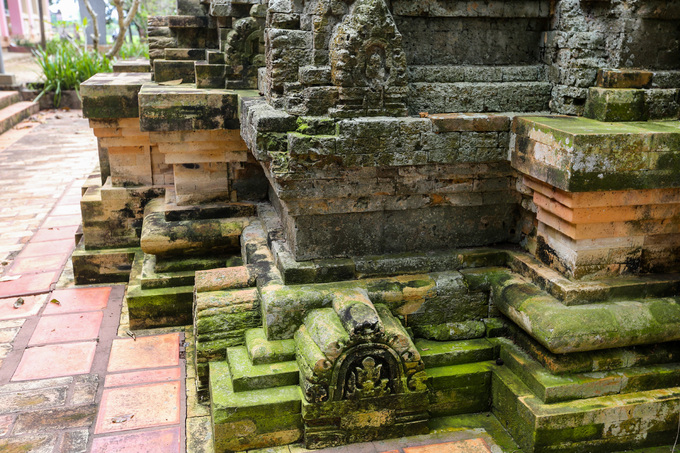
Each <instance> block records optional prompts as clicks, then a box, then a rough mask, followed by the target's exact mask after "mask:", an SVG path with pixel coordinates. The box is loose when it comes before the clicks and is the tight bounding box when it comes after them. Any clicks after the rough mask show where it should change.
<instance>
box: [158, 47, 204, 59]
mask: <svg viewBox="0 0 680 453" xmlns="http://www.w3.org/2000/svg"><path fill="white" fill-rule="evenodd" d="M205 52H206V50H205V49H202V48H196V49H184V48H182V49H178V48H166V49H165V59H166V60H194V61H195V60H203V59H204V58H205Z"/></svg>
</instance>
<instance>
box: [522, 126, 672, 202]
mask: <svg viewBox="0 0 680 453" xmlns="http://www.w3.org/2000/svg"><path fill="white" fill-rule="evenodd" d="M513 130H514V133H515V135H516V140H515V149H514V150H513V152H512V165H513V167H515V168H516V169H517V170H519V171H520V172H522V173H523V174H525V175H529V176H531V177H533V178H536V179H538V180H539V181H542V182H545V183H547V184H550V185H552V186H554V187H556V188H558V189H561V190H564V191H567V192H591V191H604V190H629V189H661V188H670V187H680V123H678V122H677V121H648V122H626V123H602V122H599V121H595V120H591V119H587V118H576V117H567V116H546V117H535V116H529V117H516V118H515V120H514V123H513Z"/></svg>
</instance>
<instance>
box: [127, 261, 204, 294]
mask: <svg viewBox="0 0 680 453" xmlns="http://www.w3.org/2000/svg"><path fill="white" fill-rule="evenodd" d="M195 275H196V271H193V270H181V271H172V272H162V273H159V272H157V271H156V255H149V254H146V253H145V254H144V263H143V264H142V276H141V284H142V289H154V288H171V287H175V286H191V285H193V284H194V276H195Z"/></svg>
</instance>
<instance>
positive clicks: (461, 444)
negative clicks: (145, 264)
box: [404, 439, 491, 453]
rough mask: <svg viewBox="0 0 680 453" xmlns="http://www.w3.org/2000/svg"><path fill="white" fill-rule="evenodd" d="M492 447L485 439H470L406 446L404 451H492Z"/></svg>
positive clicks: (408, 452)
mask: <svg viewBox="0 0 680 453" xmlns="http://www.w3.org/2000/svg"><path fill="white" fill-rule="evenodd" d="M490 452H491V449H489V446H488V445H487V444H486V442H484V439H468V440H461V441H457V442H446V443H443V444H431V445H423V446H421V447H406V448H404V453H490Z"/></svg>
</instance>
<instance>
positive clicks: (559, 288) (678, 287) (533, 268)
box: [461, 251, 680, 305]
mask: <svg viewBox="0 0 680 453" xmlns="http://www.w3.org/2000/svg"><path fill="white" fill-rule="evenodd" d="M507 266H508V268H509V269H510V270H511V271H513V272H516V273H518V274H520V275H522V276H523V277H526V278H527V279H529V280H531V281H532V282H533V283H534V284H536V285H537V286H539V287H540V288H541V289H543V290H545V291H547V292H548V293H550V294H551V295H552V296H554V297H556V298H557V299H558V300H559V301H560V302H562V303H563V304H564V305H582V304H589V303H593V302H604V301H612V300H627V299H630V298H632V297H633V298H645V297H670V296H674V295H676V294H678V293H680V274H649V275H619V276H616V277H615V278H600V279H596V280H588V281H572V280H569V279H568V278H566V277H564V276H563V275H562V274H560V273H559V272H557V271H556V270H554V269H552V268H550V267H548V266H546V265H545V264H543V263H541V262H540V261H538V260H537V259H536V258H535V257H533V256H531V255H529V254H527V253H524V252H514V251H508V261H507ZM485 272H487V270H486V269H465V270H463V271H461V273H463V275H465V276H471V275H474V274H477V275H480V276H482V277H483V274H484V273H485Z"/></svg>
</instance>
